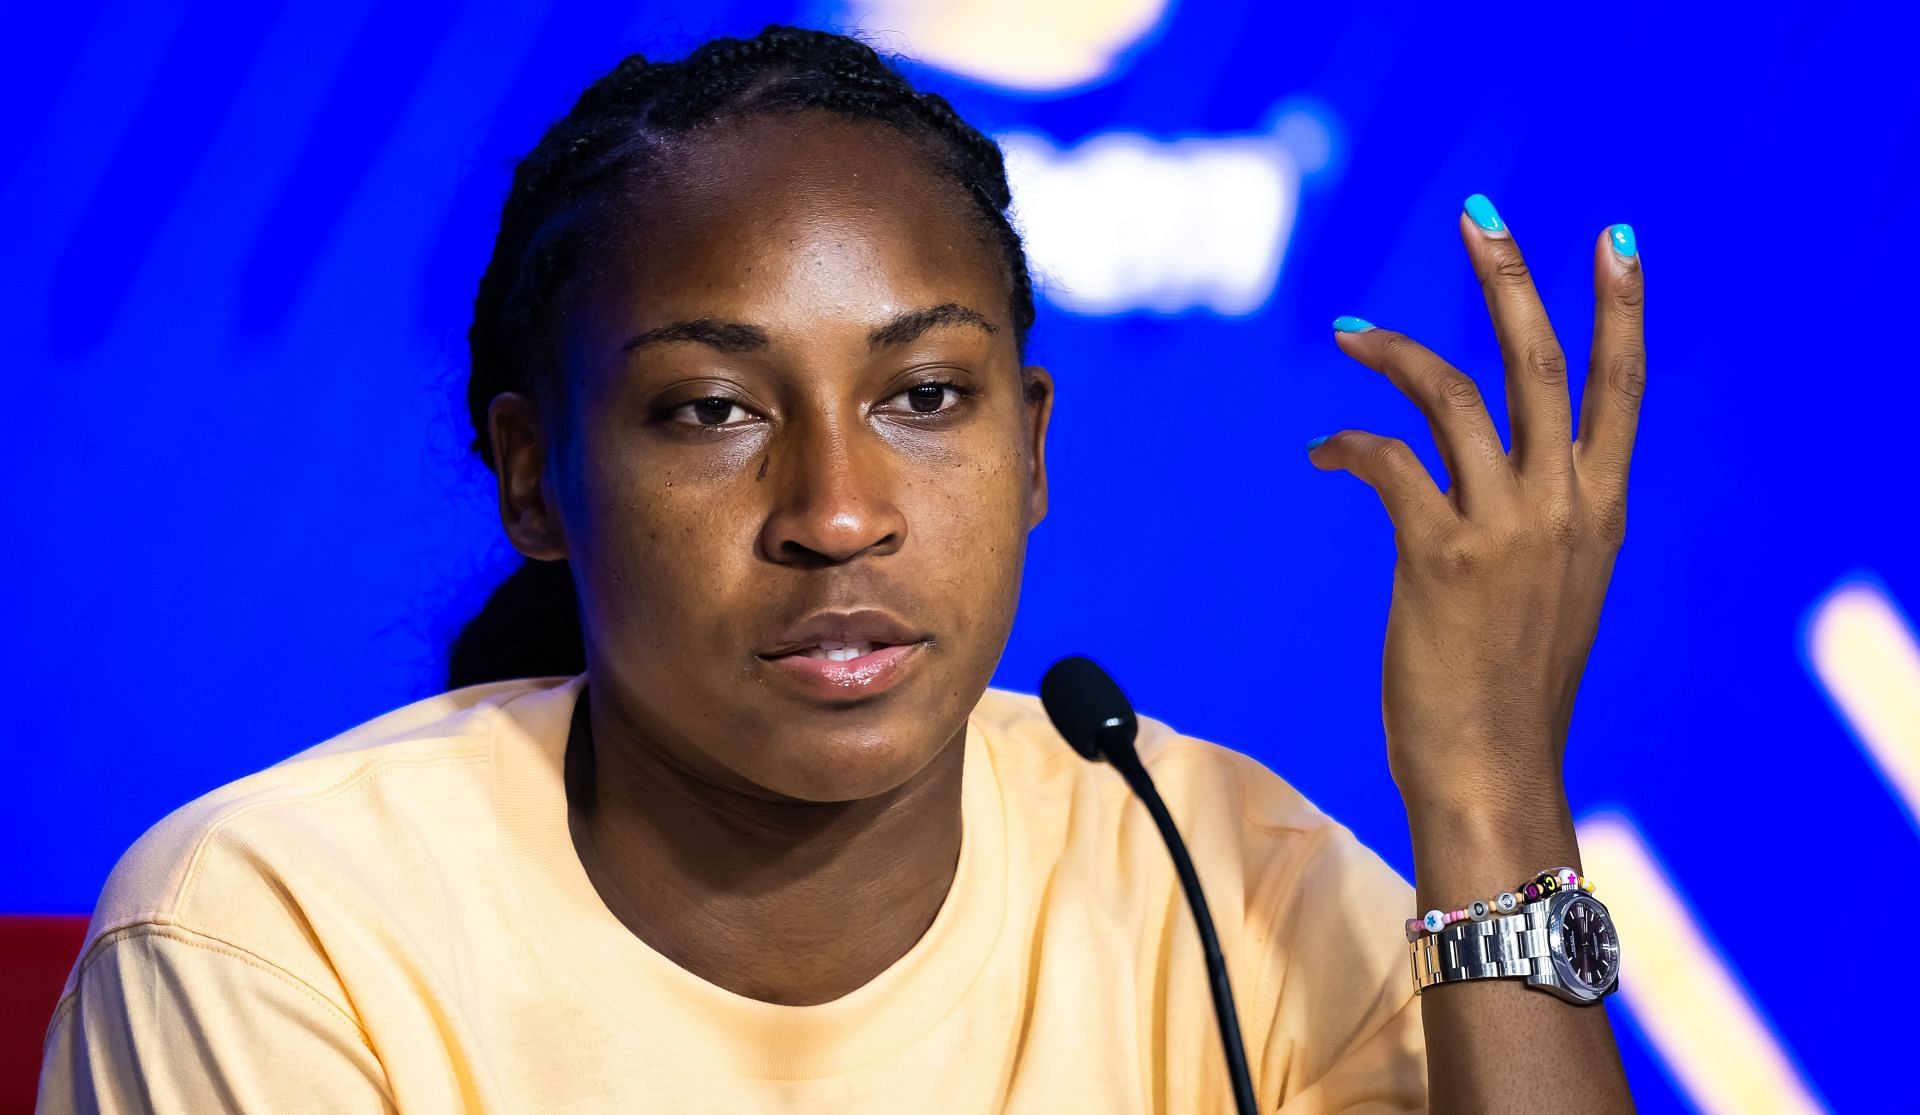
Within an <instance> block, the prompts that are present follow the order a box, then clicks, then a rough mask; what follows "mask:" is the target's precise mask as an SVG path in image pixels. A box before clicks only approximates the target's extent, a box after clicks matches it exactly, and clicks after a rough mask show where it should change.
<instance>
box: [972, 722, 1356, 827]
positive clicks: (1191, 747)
mask: <svg viewBox="0 0 1920 1115" xmlns="http://www.w3.org/2000/svg"><path fill="white" fill-rule="evenodd" d="M1138 719H1139V722H1140V734H1139V736H1138V737H1137V738H1136V740H1135V744H1134V746H1135V749H1136V750H1137V751H1138V752H1139V755H1140V761H1141V763H1142V764H1143V765H1144V766H1145V767H1146V768H1147V771H1148V773H1150V774H1151V775H1152V776H1153V780H1154V784H1155V785H1156V786H1157V787H1158V788H1159V790H1160V793H1161V795H1162V796H1163V797H1165V798H1166V800H1167V808H1168V809H1169V811H1171V812H1173V814H1174V817H1175V819H1176V820H1180V821H1182V823H1183V828H1184V819H1183V818H1182V816H1181V814H1182V811H1183V810H1194V809H1201V808H1204V809H1205V810H1207V811H1208V812H1211V813H1218V812H1219V807H1220V806H1221V805H1222V804H1224V803H1233V804H1235V805H1237V806H1238V810H1237V816H1238V819H1239V820H1240V821H1241V822H1242V823H1243V824H1244V825H1245V826H1247V827H1249V828H1251V829H1254V830H1258V831H1266V832H1271V833H1274V834H1277V835H1282V834H1283V835H1290V836H1304V835H1312V834H1316V833H1322V832H1330V831H1331V830H1333V829H1338V828H1340V827H1341V826H1339V825H1338V824H1337V823H1336V822H1335V821H1334V820H1333V819H1332V818H1331V817H1329V816H1327V814H1326V813H1324V812H1322V811H1321V810H1320V808H1319V807H1318V806H1316V805H1315V804H1314V803H1313V802H1312V801H1310V800H1308V799H1307V798H1306V796H1305V795H1303V794H1301V793H1300V791H1299V790H1297V789H1295V788H1294V787H1293V785H1292V784H1291V783H1289V782H1288V781H1287V780H1286V779H1284V778H1282V777H1281V776H1280V775H1278V774H1275V773H1274V772H1273V771H1272V770H1270V769H1268V768H1267V766H1266V765H1265V764H1263V763H1261V762H1260V761H1259V760H1258V759H1255V758H1254V757H1253V756H1251V755H1248V754H1246V753H1244V752H1242V751H1238V750H1235V749H1233V748H1231V747H1227V746H1224V745H1222V744H1218V743H1214V742H1212V741H1209V740H1204V739H1198V738H1196V737H1193V736H1188V735H1183V734H1181V733H1180V732H1178V731H1175V730H1174V729H1173V728H1171V727H1169V726H1168V725H1166V724H1165V723H1163V722H1161V721H1159V720H1156V719H1154V718H1153V717H1150V716H1140V717H1139V718H1138ZM973 723H974V725H975V726H976V727H978V728H979V729H980V730H981V732H982V734H983V735H984V736H985V737H986V740H987V746H988V750H989V752H990V753H991V754H992V755H993V756H994V761H995V762H996V763H998V764H1002V765H1005V766H1007V767H1009V768H1012V769H1015V770H1017V771H1018V772H1019V773H1020V774H1021V776H1022V777H1023V779H1025V780H1030V781H1037V782H1040V783H1043V784H1045V783H1056V784H1068V783H1076V782H1082V781H1091V782H1093V783H1096V784H1098V785H1101V786H1105V787H1109V788H1117V789H1116V790H1115V792H1116V793H1117V794H1118V795H1120V796H1121V797H1125V796H1126V795H1127V793H1128V791H1127V789H1126V785H1125V783H1123V782H1122V781H1121V780H1120V778H1119V777H1117V776H1116V775H1115V774H1114V772H1113V771H1112V770H1111V769H1109V768H1108V767H1107V766H1106V764H1104V763H1092V762H1088V761H1087V760H1085V759H1083V758H1081V757H1080V755H1079V754H1078V753H1077V752H1075V751H1074V750H1073V748H1072V747H1071V746H1070V745H1069V744H1068V743H1067V741H1066V740H1065V739H1063V738H1062V737H1061V735H1060V733H1059V732H1057V731H1055V730H1054V727H1053V723H1052V721H1050V720H1049V719H1048V718H1047V713H1046V709H1045V708H1044V707H1042V706H1041V704H1040V698H1038V697H1035V696H1033V695H1031V694H1027V693H1016V692H1013V691H1010V690H1004V689H989V690H987V691H986V694H985V695H984V696H983V697H982V698H981V700H980V703H979V704H978V705H977V706H976V707H975V709H974V713H973Z"/></svg>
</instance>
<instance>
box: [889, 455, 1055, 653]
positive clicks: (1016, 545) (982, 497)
mask: <svg viewBox="0 0 1920 1115" xmlns="http://www.w3.org/2000/svg"><path fill="white" fill-rule="evenodd" d="M1028 471H1029V470H1028V465H1027V461H1026V457H1025V455H1024V453H1023V452H1022V448H1021V443H1020V442H1019V441H1018V440H1017V439H1015V438H1011V437H1007V436H1004V435H996V436H991V437H983V438H981V439H980V441H978V442H975V443H974V444H973V445H971V446H969V447H967V450H966V451H964V452H956V453H953V454H951V455H948V456H946V457H945V458H943V459H941V460H940V461H938V462H937V463H936V464H934V466H933V467H931V468H927V469H924V470H922V471H921V472H920V473H918V474H917V475H916V476H915V477H914V481H913V484H912V488H911V491H912V493H913V499H914V503H915V506H914V507H913V508H912V509H910V510H909V512H908V514H909V516H910V522H911V523H912V527H913V530H914V533H915V534H917V535H919V540H920V542H921V543H922V545H923V546H924V547H925V549H926V552H928V553H930V554H932V555H936V560H935V561H934V562H933V563H932V570H934V571H937V572H936V573H935V575H936V577H937V579H938V583H939V584H940V586H941V588H942V589H944V590H946V591H949V592H952V593H955V594H957V595H958V596H959V598H960V599H963V600H968V601H971V602H972V605H971V607H972V609H973V610H974V611H975V612H976V616H975V620H976V622H977V623H978V624H980V625H981V626H982V627H983V628H997V627H1004V626H1006V625H1007V623H1008V622H1009V621H1010V619H1011V616H1010V615H1008V616H1002V615H1000V613H1001V612H1006V611H1009V610H1010V608H1011V606H1012V605H1011V601H1012V600H1013V599H1015V598H1016V597H1017V595H1018V592H1019V582H1020V570H1021V567H1022V565H1023V563H1024V561H1025V557H1026V536H1027V521H1026V516H1027V497H1028V490H1029V480H1028Z"/></svg>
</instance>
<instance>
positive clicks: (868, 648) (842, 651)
mask: <svg viewBox="0 0 1920 1115" xmlns="http://www.w3.org/2000/svg"><path fill="white" fill-rule="evenodd" d="M800 653H802V654H804V655H806V656H807V657H808V658H824V659H826V660H827V661H829V662H846V661H848V660H849V659H854V658H859V657H861V656H862V655H868V654H872V653H873V644H872V643H821V644H820V645H819V646H812V647H808V648H807V649H805V650H803V651H801V652H800Z"/></svg>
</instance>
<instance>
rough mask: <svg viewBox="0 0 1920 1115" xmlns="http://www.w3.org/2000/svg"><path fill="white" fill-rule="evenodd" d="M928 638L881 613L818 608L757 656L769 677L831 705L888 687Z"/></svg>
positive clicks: (905, 670) (918, 654)
mask: <svg viewBox="0 0 1920 1115" xmlns="http://www.w3.org/2000/svg"><path fill="white" fill-rule="evenodd" d="M931 640H932V636H930V635H928V634H926V633H923V632H920V631H916V630H914V629H913V628H911V627H909V626H907V624H906V623H905V622H904V621H902V620H900V619H898V618H896V617H894V616H892V615H889V614H888V613H886V612H882V611H877V610H872V609H868V610H863V611H856V612H822V613H816V614H815V615H813V616H810V617H808V618H807V619H805V620H802V621H801V622H800V623H799V624H797V625H795V626H794V627H793V628H792V629H790V630H788V631H787V632H785V633H783V634H782V635H781V636H780V638H779V639H778V640H776V641H775V642H774V643H773V645H772V646H771V647H769V648H768V649H767V650H765V651H762V652H761V653H760V655H759V657H760V659H761V660H762V661H763V662H765V663H767V665H768V667H769V670H768V672H769V674H770V675H771V676H773V677H774V678H776V679H779V680H780V681H782V682H784V683H785V684H787V685H789V686H791V687H792V688H794V689H795V690H796V691H797V692H799V693H800V694H801V695H803V696H806V697H810V698H813V699H815V700H819V701H823V702H825V703H829V704H833V703H842V702H847V701H854V700H864V699H867V698H869V697H874V696H878V695H879V694H881V693H885V692H886V691H888V690H890V689H892V688H893V687H894V686H895V685H898V684H899V683H900V682H901V681H902V680H903V679H904V678H905V677H907V676H908V675H909V674H910V673H911V672H912V668H913V666H914V664H915V663H917V662H918V661H919V660H920V659H921V658H923V657H925V655H926V651H927V648H928V646H929V645H930V643H931Z"/></svg>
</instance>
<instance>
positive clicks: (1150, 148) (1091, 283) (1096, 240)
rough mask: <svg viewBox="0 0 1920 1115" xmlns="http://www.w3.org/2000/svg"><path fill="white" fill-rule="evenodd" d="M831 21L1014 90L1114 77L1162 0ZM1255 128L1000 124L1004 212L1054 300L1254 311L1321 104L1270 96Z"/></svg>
mask: <svg viewBox="0 0 1920 1115" xmlns="http://www.w3.org/2000/svg"><path fill="white" fill-rule="evenodd" d="M837 7H838V9H839V10H838V12H837V13H836V14H837V17H838V18H837V19H836V20H834V22H837V23H838V24H839V25H841V26H847V27H854V28H858V29H859V30H861V31H864V32H866V33H867V34H868V35H870V36H871V37H873V38H874V39H875V40H876V41H878V42H880V43H882V44H884V45H885V46H886V48H887V49H889V50H895V51H899V52H901V53H904V54H906V55H907V56H908V57H911V58H913V59H915V60H917V61H919V62H922V63H924V64H926V65H930V66H937V67H939V68H940V69H943V70H949V71H951V72H953V73H956V74H959V75H961V76H963V77H966V78H968V79H970V80H972V81H977V82H980V83H982V84H985V85H991V86H996V87H999V88H1000V89H1003V90H1013V91H1017V92H1022V93H1029V94H1032V93H1040V94H1050V93H1052V94H1057V93H1062V92H1065V91H1068V90H1072V89H1074V88H1076V87H1079V86H1084V85H1086V84H1088V83H1090V82H1093V81H1096V80H1098V79H1100V78H1104V77H1111V76H1113V74H1114V72H1115V71H1116V69H1117V68H1118V67H1119V64H1120V63H1121V61H1122V56H1123V55H1124V54H1126V53H1127V52H1128V51H1129V50H1132V49H1135V48H1141V47H1143V44H1145V42H1146V40H1147V39H1148V38H1149V37H1150V35H1151V33H1152V32H1154V31H1155V30H1156V29H1158V28H1159V27H1161V26H1162V25H1163V23H1164V21H1165V19H1166V15H1167V7H1168V5H1167V3H1166V0H1104V2H1103V0H846V2H845V3H842V4H839V5H837ZM1269 118H1270V119H1272V120H1273V121H1274V124H1273V126H1272V127H1270V128H1268V129H1266V130H1263V131H1261V132H1258V133H1255V134H1251V135H1215V136H1206V135H1200V136H1189V137H1184V138H1179V139H1155V138H1152V137H1149V136H1146V135H1142V134H1140V133H1138V132H1131V131H1125V130H1113V131H1108V132H1104V133H1101V134H1098V135H1094V136H1091V137H1089V138H1087V139H1086V140H1084V141H1082V142H1080V143H1078V144H1075V145H1073V146H1071V147H1065V148H1063V147H1060V146H1057V145H1056V144H1055V143H1054V142H1053V141H1052V140H1050V139H1048V138H1046V137H1044V136H1041V135H1038V134H1035V133H1032V132H1024V131H1015V132H1009V133H1007V134H1004V135H1001V136H998V137H997V138H998V139H999V140H1000V143H1001V145H1002V146H1003V147H1004V148H1005V150H1006V153H1007V175H1008V177H1009V178H1010V179H1011V180H1012V185H1013V197H1014V213H1015V221H1016V223H1017V224H1018V226H1019V228H1020V231H1021V233H1022V235H1024V236H1025V238H1026V242H1027V256H1028V259H1029V260H1030V262H1031V263H1032V264H1033V268H1034V271H1035V272H1036V275H1037V277H1038V278H1039V280H1040V283H1039V291H1040V294H1041V295H1042V296H1043V297H1045V298H1046V299H1047V300H1048V301H1049V302H1052V303H1053V304H1054V305H1056V306H1058V307H1060V308H1061V309H1063V310H1067V311H1070V312H1072V313H1078V314H1089V315H1106V314H1123V313H1137V312H1148V313H1167V314H1173V313H1182V312H1185V311H1190V310H1208V311H1212V312H1214V313H1217V314H1222V315H1226V316H1233V317H1238V316H1244V315H1247V314H1252V313H1255V312H1257V311H1258V310H1259V309H1260V308H1261V307H1262V306H1263V305H1265V304H1266V301H1267V299H1268V298H1269V297H1270V296H1271V295H1272V294H1273V289H1274V285H1275V283H1276V282H1277V281H1278V279H1279V276H1280V264H1281V261H1282V259H1283V258H1284V257H1285V255H1286V250H1287V241H1288V240H1289V239H1290V238H1291V236H1292V233H1293V222H1294V215H1295V212H1296V210H1297V209H1298V206H1299V201H1300V182H1301V179H1302V178H1303V177H1305V176H1306V175H1309V174H1312V173H1314V172H1315V171H1318V170H1320V169H1322V168H1323V167H1326V166H1328V165H1329V163H1330V162H1332V161H1333V160H1332V156H1333V153H1334V152H1333V148H1334V140H1333V138H1332V137H1333V135H1334V134H1335V133H1336V129H1335V128H1333V127H1332V126H1331V123H1330V117H1329V116H1328V115H1327V114H1326V112H1325V110H1324V108H1322V107H1320V106H1318V105H1308V104H1306V103H1305V102H1289V103H1287V104H1283V105H1280V106H1278V107H1277V108H1276V109H1275V110H1274V111H1273V113H1272V115H1271V116H1270V117H1269Z"/></svg>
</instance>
